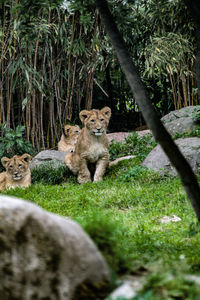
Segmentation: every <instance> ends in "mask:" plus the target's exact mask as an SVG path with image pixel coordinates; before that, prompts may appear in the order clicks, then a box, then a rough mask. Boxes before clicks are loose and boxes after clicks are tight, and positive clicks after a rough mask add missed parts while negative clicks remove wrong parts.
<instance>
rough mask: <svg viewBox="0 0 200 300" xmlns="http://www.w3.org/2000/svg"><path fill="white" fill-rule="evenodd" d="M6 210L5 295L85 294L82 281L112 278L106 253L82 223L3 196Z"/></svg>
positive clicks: (58, 297) (0, 272) (1, 224)
mask: <svg viewBox="0 0 200 300" xmlns="http://www.w3.org/2000/svg"><path fill="white" fill-rule="evenodd" d="M0 212H1V218H0V278H1V284H0V295H1V299H4V300H10V299H15V300H31V299H37V300H40V299H41V300H42V299H49V300H68V299H79V297H78V295H80V294H81V286H82V285H84V288H85V287H86V286H87V284H86V283H88V284H90V286H93V285H95V286H97V285H98V286H99V287H102V284H103V283H105V281H107V280H109V271H108V267H107V265H106V262H105V260H104V258H103V257H102V255H101V254H100V252H99V251H98V250H97V248H96V246H95V245H94V243H93V242H92V241H91V239H90V238H89V237H88V235H87V234H86V233H85V232H84V231H83V230H82V228H81V227H80V226H79V225H78V224H77V223H76V222H74V221H71V220H69V219H68V218H63V217H59V216H57V215H54V214H51V213H48V212H45V211H44V210H43V209H41V208H39V207H38V206H36V205H34V204H32V203H30V202H27V201H23V200H20V199H16V198H12V197H8V196H3V195H1V196H0ZM77 289H78V290H79V292H78V294H76V291H77ZM74 295H75V296H74ZM97 295H98V294H97ZM74 297H75V298H74Z"/></svg>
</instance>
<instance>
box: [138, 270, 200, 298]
mask: <svg viewBox="0 0 200 300" xmlns="http://www.w3.org/2000/svg"><path fill="white" fill-rule="evenodd" d="M176 267H177V268H178V271H176V270H174V272H172V271H170V270H167V271H166V272H165V273H164V274H161V273H160V272H155V273H153V274H151V275H149V276H148V278H147V282H146V283H145V286H144V288H143V291H142V292H140V296H141V298H139V299H144V298H143V296H144V295H147V293H148V295H149V297H148V298H147V299H148V300H160V299H188V300H190V299H193V300H195V299H196V300H198V299H199V288H198V287H197V286H196V285H195V283H194V281H192V280H191V279H190V280H189V279H187V278H186V277H184V276H183V275H182V274H181V273H180V271H179V267H178V266H177V265H176ZM145 299H146V298H145Z"/></svg>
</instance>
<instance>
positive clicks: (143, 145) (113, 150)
mask: <svg viewBox="0 0 200 300" xmlns="http://www.w3.org/2000/svg"><path fill="white" fill-rule="evenodd" d="M155 146H156V142H154V141H153V139H152V135H151V134H147V135H144V136H143V137H138V134H137V132H133V133H132V134H130V135H129V136H128V137H127V138H126V139H125V142H124V143H120V142H117V143H116V142H113V141H112V142H111V144H110V146H109V153H110V159H111V160H114V159H116V158H117V157H122V156H125V155H136V156H137V157H139V158H140V159H141V160H142V159H144V158H145V157H146V156H147V155H148V154H149V152H150V151H151V150H152V149H153V148H154V147H155Z"/></svg>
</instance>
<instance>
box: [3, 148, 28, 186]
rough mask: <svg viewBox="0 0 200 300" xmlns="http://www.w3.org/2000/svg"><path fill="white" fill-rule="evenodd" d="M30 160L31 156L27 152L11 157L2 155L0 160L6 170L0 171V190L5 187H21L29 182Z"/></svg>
mask: <svg viewBox="0 0 200 300" xmlns="http://www.w3.org/2000/svg"><path fill="white" fill-rule="evenodd" d="M30 160H31V156H30V155H29V154H23V155H22V156H18V155H15V156H13V157H12V158H8V157H2V159H1V162H2V165H3V166H4V167H5V169H6V172H2V173H0V190H1V191H4V190H5V189H7V188H10V189H11V188H15V187H22V188H23V187H27V186H29V185H30V184H31V172H30V169H29V163H30Z"/></svg>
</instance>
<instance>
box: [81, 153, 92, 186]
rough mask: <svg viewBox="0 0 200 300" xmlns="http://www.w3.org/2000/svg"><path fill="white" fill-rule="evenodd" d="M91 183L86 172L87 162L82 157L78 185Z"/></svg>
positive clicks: (89, 176) (87, 171) (88, 173)
mask: <svg viewBox="0 0 200 300" xmlns="http://www.w3.org/2000/svg"><path fill="white" fill-rule="evenodd" d="M86 182H91V175H90V171H89V170H88V164H87V160H86V159H85V158H84V157H83V156H82V157H81V159H80V165H79V171H78V183H86Z"/></svg>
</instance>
